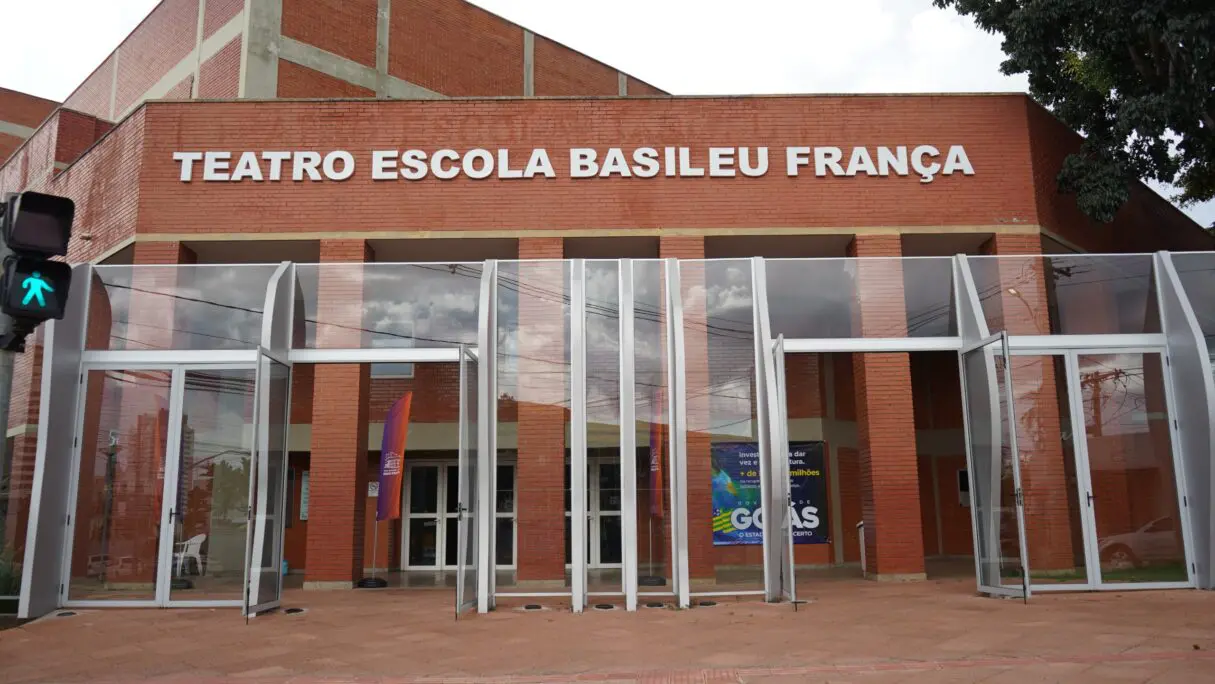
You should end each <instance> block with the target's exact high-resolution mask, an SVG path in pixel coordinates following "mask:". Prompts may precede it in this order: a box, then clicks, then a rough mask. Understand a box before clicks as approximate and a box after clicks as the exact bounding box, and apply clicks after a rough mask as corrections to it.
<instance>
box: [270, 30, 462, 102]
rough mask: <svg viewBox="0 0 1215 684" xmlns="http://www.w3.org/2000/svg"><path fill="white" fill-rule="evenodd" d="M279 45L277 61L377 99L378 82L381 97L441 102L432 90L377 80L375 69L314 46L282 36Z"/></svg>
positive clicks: (395, 80)
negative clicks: (351, 87) (298, 66)
mask: <svg viewBox="0 0 1215 684" xmlns="http://www.w3.org/2000/svg"><path fill="white" fill-rule="evenodd" d="M281 41H282V42H281V44H280V46H279V48H280V51H279V55H278V56H279V58H280V59H285V60H287V61H288V62H291V63H293V64H298V65H300V66H302V67H307V68H309V69H312V70H313V71H319V72H321V73H322V74H325V75H327V76H332V77H333V78H336V79H339V80H342V81H345V82H347V83H352V84H354V85H356V86H359V87H361V88H366V89H368V90H371V91H374V92H375V93H376V94H377V95H380V93H381V90H380V85H381V80H382V81H383V96H386V97H389V98H392V99H399V100H434V99H441V98H443V95H441V94H439V93H436V92H434V91H433V90H428V89H426V88H423V87H422V86H419V85H415V84H413V83H410V82H408V81H404V80H401V79H399V78H396V77H395V76H388V75H387V74H384V75H383V78H382V79H381V74H380V73H379V71H377V70H376V69H373V68H371V67H369V66H366V65H364V64H359V63H358V62H355V61H354V60H350V59H346V58H345V57H342V56H341V55H335V54H333V53H332V52H329V51H327V50H322V49H321V48H319V47H316V46H315V45H309V44H307V43H301V42H300V41H298V40H295V39H293V38H287V37H286V36H283V37H282V38H281Z"/></svg>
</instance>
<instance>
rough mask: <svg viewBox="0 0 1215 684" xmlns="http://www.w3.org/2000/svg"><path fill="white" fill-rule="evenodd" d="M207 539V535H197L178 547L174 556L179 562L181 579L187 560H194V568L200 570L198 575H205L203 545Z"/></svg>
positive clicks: (178, 569)
mask: <svg viewBox="0 0 1215 684" xmlns="http://www.w3.org/2000/svg"><path fill="white" fill-rule="evenodd" d="M206 539H207V535H205V534H197V535H194V536H193V537H190V538H189V539H187V540H185V541H184V542H181V543H179V544H178V545H177V551H176V552H175V553H174V554H173V555H174V557H175V559H176V561H177V576H178V577H181V573H182V572H183V571H184V570H185V567H186V559H187V558H193V559H194V567H196V568H198V574H200V575H201V574H203V562H202V545H203V542H204V541H206Z"/></svg>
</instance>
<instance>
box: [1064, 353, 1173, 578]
mask: <svg viewBox="0 0 1215 684" xmlns="http://www.w3.org/2000/svg"><path fill="white" fill-rule="evenodd" d="M1069 360H1070V365H1071V369H1072V372H1071V374H1070V375H1071V380H1072V396H1073V406H1074V407H1075V408H1078V409H1079V412H1080V414H1081V415H1080V418H1081V419H1082V420H1080V419H1078V420H1077V421H1076V422H1077V424H1078V427H1079V426H1083V430H1084V432H1083V434H1084V439H1083V440H1079V446H1080V448H1079V449H1078V450H1077V451H1078V454H1077V456H1078V467H1077V470H1078V471H1079V473H1080V475H1081V478H1080V486H1081V500H1082V504H1081V507H1082V509H1083V510H1084V512H1085V517H1086V518H1087V524H1086V526H1085V527H1086V532H1087V534H1086V537H1087V551H1088V559H1089V562H1088V566H1089V576H1090V581H1091V582H1092V583H1093V584H1094V585H1096V586H1097V588H1118V589H1125V588H1130V586H1132V585H1133V586H1135V587H1139V588H1147V587H1153V588H1154V587H1167V586H1188V585H1189V583H1190V572H1189V571H1190V564H1189V562H1188V561H1187V555H1186V548H1187V546H1186V538H1185V534H1184V529H1185V520H1184V518H1183V516H1182V515H1181V505H1182V502H1183V501H1184V499H1183V498H1182V497H1181V496H1179V487H1178V481H1177V477H1176V473H1177V470H1176V467H1175V466H1176V463H1175V459H1174V454H1173V445H1172V434H1171V430H1170V425H1171V423H1170V420H1169V410H1168V401H1167V395H1166V385H1165V380H1164V360H1163V357H1162V355H1161V354H1160V353H1157V352H1147V353H1144V352H1137V351H1127V352H1122V351H1119V352H1112V353H1111V352H1079V353H1074V354H1072V355H1071V357H1070V359H1069Z"/></svg>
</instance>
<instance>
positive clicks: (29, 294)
mask: <svg viewBox="0 0 1215 684" xmlns="http://www.w3.org/2000/svg"><path fill="white" fill-rule="evenodd" d="M21 289H23V290H25V297H23V298H22V299H21V306H28V305H29V303H30V300H31V299H37V300H38V307H39V308H42V309H45V308H46V299H45V298H44V297H43V296H42V291H43V290H46V291H47V292H54V291H55V288H53V287H51V284H50V283H48V282H46V281H45V280H43V279H42V274H41V273H39V272H38V271H34V272H33V274H32V275H30V276H29V277H28V278H26V279H25V280H23V281H21Z"/></svg>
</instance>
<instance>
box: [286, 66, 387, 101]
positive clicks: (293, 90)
mask: <svg viewBox="0 0 1215 684" xmlns="http://www.w3.org/2000/svg"><path fill="white" fill-rule="evenodd" d="M278 96H279V97H282V98H292V97H375V91H374V90H369V89H367V88H363V87H360V86H356V85H354V84H353V83H347V82H346V81H343V80H341V79H337V78H334V77H332V76H329V75H327V74H322V73H321V72H319V71H314V70H312V69H309V68H308V67H303V66H300V65H298V64H294V63H292V62H288V61H287V60H285V59H280V60H279V62H278Z"/></svg>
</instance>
